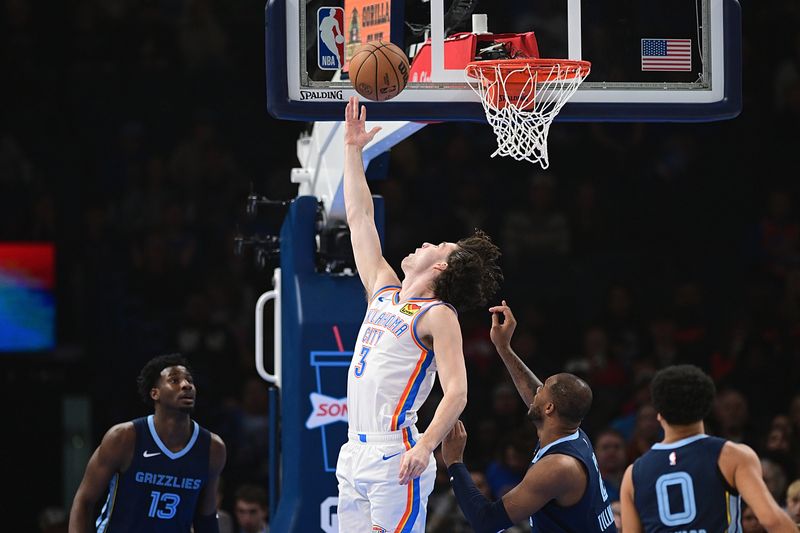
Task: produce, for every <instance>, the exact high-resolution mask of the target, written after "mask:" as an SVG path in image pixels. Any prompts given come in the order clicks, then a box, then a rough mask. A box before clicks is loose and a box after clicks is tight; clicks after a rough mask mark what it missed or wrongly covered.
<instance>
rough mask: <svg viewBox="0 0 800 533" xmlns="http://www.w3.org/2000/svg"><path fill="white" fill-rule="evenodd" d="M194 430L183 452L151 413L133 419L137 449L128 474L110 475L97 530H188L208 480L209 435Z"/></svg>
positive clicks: (117, 532) (107, 532)
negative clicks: (169, 442)
mask: <svg viewBox="0 0 800 533" xmlns="http://www.w3.org/2000/svg"><path fill="white" fill-rule="evenodd" d="M192 425H193V426H194V431H193V432H192V437H191V438H190V439H189V442H188V443H187V444H186V446H185V447H184V448H183V449H182V450H181V451H179V452H172V451H170V450H169V448H167V447H166V446H165V445H164V443H162V442H161V439H160V438H159V437H158V434H157V433H156V429H155V426H154V424H153V415H150V416H148V417H146V418H137V419H136V420H134V421H133V427H134V428H135V430H136V448H135V449H134V452H133V460H132V461H131V464H130V466H129V467H128V469H127V470H126V471H125V472H117V473H116V474H115V475H114V477H113V478H112V479H111V483H110V484H109V487H108V499H107V500H106V503H105V505H104V506H103V510H102V511H101V512H100V517H99V518H98V519H97V524H96V525H97V533H125V532H130V533H188V532H189V531H190V529H191V526H192V519H193V518H194V515H195V510H196V508H197V501H198V497H199V496H200V491H201V490H202V489H203V487H205V485H206V481H207V480H208V466H209V449H210V446H211V434H210V433H209V432H208V430H206V429H203V428H201V427H200V426H199V425H198V424H197V422H194V421H192Z"/></svg>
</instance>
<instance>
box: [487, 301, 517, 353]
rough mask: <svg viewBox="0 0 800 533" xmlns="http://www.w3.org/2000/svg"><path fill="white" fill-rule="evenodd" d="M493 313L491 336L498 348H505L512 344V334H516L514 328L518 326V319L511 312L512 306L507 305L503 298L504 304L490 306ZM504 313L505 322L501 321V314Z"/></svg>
mask: <svg viewBox="0 0 800 533" xmlns="http://www.w3.org/2000/svg"><path fill="white" fill-rule="evenodd" d="M489 312H490V313H492V329H491V331H489V337H490V338H491V339H492V343H493V344H494V345H495V347H496V348H498V349H500V348H505V347H509V346H511V336H512V335H514V329H515V328H516V327H517V319H516V318H514V314H513V313H512V312H511V308H510V307H508V305H506V301H505V300H503V302H502V305H496V306H494V307H490V308H489ZM501 314H502V315H503V322H502V323H501V322H500V315H501Z"/></svg>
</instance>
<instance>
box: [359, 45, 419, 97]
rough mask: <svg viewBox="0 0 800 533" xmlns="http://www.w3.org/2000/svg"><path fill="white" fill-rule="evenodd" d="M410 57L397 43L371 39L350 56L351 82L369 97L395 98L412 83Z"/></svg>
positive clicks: (362, 94)
mask: <svg viewBox="0 0 800 533" xmlns="http://www.w3.org/2000/svg"><path fill="white" fill-rule="evenodd" d="M408 71H409V65H408V57H407V56H406V54H404V53H403V51H402V50H401V49H400V48H399V47H398V46H397V45H395V44H392V43H390V42H386V41H370V42H368V43H364V44H362V45H361V46H360V47H359V48H358V50H356V53H355V54H353V57H352V59H350V67H349V73H350V83H352V84H353V88H354V89H355V90H356V92H358V94H360V95H361V96H363V97H364V98H366V99H368V100H373V101H375V102H383V101H385V100H391V99H392V98H394V97H395V96H397V95H398V94H400V91H402V90H403V89H405V88H406V84H407V83H408Z"/></svg>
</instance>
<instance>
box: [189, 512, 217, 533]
mask: <svg viewBox="0 0 800 533" xmlns="http://www.w3.org/2000/svg"><path fill="white" fill-rule="evenodd" d="M193 524H194V533H219V522H218V521H217V513H211V514H207V515H199V514H198V515H195V517H194V521H193Z"/></svg>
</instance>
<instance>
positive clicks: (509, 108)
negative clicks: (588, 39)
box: [464, 58, 591, 169]
mask: <svg viewBox="0 0 800 533" xmlns="http://www.w3.org/2000/svg"><path fill="white" fill-rule="evenodd" d="M590 69H591V63H589V62H588V61H580V60H571V59H532V58H525V59H500V60H491V61H474V62H471V63H469V64H468V65H467V66H466V68H465V69H464V72H465V74H466V76H467V77H468V78H471V79H474V80H478V82H479V83H477V84H475V83H470V84H469V86H470V87H472V90H473V91H475V92H476V93H477V94H478V96H479V97H480V98H481V102H482V103H483V109H484V111H485V112H486V120H487V121H488V122H489V124H490V125H491V126H492V129H493V130H494V133H495V135H497V150H495V152H494V153H493V154H492V157H494V156H496V155H501V156H511V157H513V158H514V159H516V160H517V161H521V160H523V159H524V160H526V161H530V162H531V163H539V164H540V165H541V167H542V168H543V169H546V168H547V167H548V166H549V165H550V163H549V162H548V160H547V133H548V132H549V130H550V124H552V123H553V119H554V118H555V117H556V115H557V114H558V112H559V111H560V110H561V108H562V107H563V106H564V104H565V103H566V102H567V100H569V99H570V98H571V97H572V95H573V94H575V91H577V90H578V86H579V85H580V84H581V83H582V82H583V80H584V79H586V76H588V75H589V71H590Z"/></svg>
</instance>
